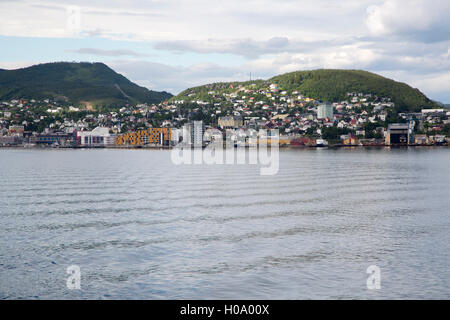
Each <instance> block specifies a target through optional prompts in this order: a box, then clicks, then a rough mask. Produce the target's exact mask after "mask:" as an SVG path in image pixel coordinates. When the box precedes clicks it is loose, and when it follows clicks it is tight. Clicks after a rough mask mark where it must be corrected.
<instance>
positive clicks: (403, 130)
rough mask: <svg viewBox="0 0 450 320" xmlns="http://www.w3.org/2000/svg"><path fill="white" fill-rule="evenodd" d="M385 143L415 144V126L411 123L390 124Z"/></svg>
mask: <svg viewBox="0 0 450 320" xmlns="http://www.w3.org/2000/svg"><path fill="white" fill-rule="evenodd" d="M385 143H386V145H388V146H390V145H405V146H406V145H408V144H413V143H414V133H413V127H412V126H411V124H410V123H391V124H390V125H389V126H388V130H387V134H386V141H385Z"/></svg>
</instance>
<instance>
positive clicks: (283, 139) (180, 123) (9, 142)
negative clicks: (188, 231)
mask: <svg viewBox="0 0 450 320" xmlns="http://www.w3.org/2000/svg"><path fill="white" fill-rule="evenodd" d="M205 88H207V89H208V91H205ZM180 97H181V98H180ZM395 107H396V106H395V104H394V102H392V101H391V98H390V97H378V96H375V95H373V94H371V93H366V92H348V93H347V94H346V99H345V100H343V101H340V102H334V103H327V102H322V101H317V100H315V99H312V98H309V97H307V96H305V95H303V94H301V93H300V92H298V91H296V90H290V91H289V90H285V89H284V88H280V87H279V86H278V85H277V84H276V83H269V82H267V81H264V82H263V81H260V80H259V81H256V82H255V83H249V84H242V83H241V84H232V83H217V84H212V85H208V86H204V87H202V90H199V89H198V88H193V89H188V90H186V91H184V92H183V93H182V94H180V95H179V96H177V97H174V98H172V99H169V100H167V101H164V102H163V103H160V104H135V105H131V104H126V105H124V106H122V107H118V108H112V107H109V108H106V107H98V108H93V107H92V106H89V105H78V106H73V105H68V104H67V102H66V101H61V100H56V99H50V98H48V99H42V100H36V99H13V100H10V101H2V102H0V146H3V147H17V146H25V147H39V146H51V147H71V148H76V147H112V148H113V147H115V148H118V147H170V146H175V145H177V144H179V143H183V144H184V145H194V144H196V145H198V144H201V145H205V144H208V143H211V142H214V141H216V140H218V139H221V138H223V139H225V138H224V137H225V135H226V131H228V132H230V130H231V132H233V133H234V134H233V135H232V137H233V139H235V140H238V137H239V136H240V135H242V134H244V133H245V132H246V131H247V130H259V129H265V130H267V131H268V132H269V133H270V132H271V131H274V132H275V130H276V132H278V133H279V145H280V147H323V146H329V147H331V146H386V145H388V146H390V145H392V146H393V145H448V144H449V142H450V119H449V116H450V109H445V108H444V107H442V108H441V109H422V110H421V112H413V113H411V112H397V111H396V108H395ZM196 121H197V122H198V123H199V121H201V123H202V125H201V126H197V125H194V123H196Z"/></svg>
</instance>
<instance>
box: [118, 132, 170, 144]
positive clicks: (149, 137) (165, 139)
mask: <svg viewBox="0 0 450 320" xmlns="http://www.w3.org/2000/svg"><path fill="white" fill-rule="evenodd" d="M171 140H172V129H171V128H149V129H146V130H138V131H136V132H127V133H124V134H121V135H119V136H117V138H116V139H115V144H116V145H130V146H143V145H148V144H152V145H168V144H169V143H170V141H171Z"/></svg>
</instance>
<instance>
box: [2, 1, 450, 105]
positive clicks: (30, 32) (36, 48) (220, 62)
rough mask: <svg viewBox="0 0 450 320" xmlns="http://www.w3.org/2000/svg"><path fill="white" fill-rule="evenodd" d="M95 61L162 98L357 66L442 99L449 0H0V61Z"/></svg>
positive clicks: (449, 75) (446, 92)
mask: <svg viewBox="0 0 450 320" xmlns="http://www.w3.org/2000/svg"><path fill="white" fill-rule="evenodd" d="M50 61H101V62H105V63H106V64H107V65H109V66H110V67H112V68H113V69H114V70H116V71H117V72H119V73H122V74H123V75H125V76H126V77H128V78H129V79H130V80H132V81H134V82H136V83H138V84H140V85H143V86H146V87H148V88H150V89H153V90H166V91H169V92H172V93H174V94H176V93H178V92H180V91H181V90H183V89H185V88H187V87H191V86H195V85H201V84H205V83H209V82H214V81H231V80H248V79H249V76H250V73H251V74H252V78H253V79H254V78H268V77H270V76H273V75H276V74H280V73H284V72H289V71H295V70H309V69H317V68H344V69H365V70H368V71H372V72H376V73H378V74H381V75H384V76H387V77H390V78H393V79H395V80H398V81H403V82H406V83H408V84H410V85H411V86H413V87H417V88H419V89H420V90H421V91H422V92H424V93H425V94H427V95H428V96H429V97H430V98H432V99H435V100H439V101H442V102H445V103H450V1H449V0H345V1H336V0H276V1H275V0H245V1H244V0H226V1H223V0H222V1H216V0H149V1H139V0H131V1H130V0H126V1H125V0H89V1H88V0H77V1H67V0H58V1H56V0H44V1H33V0H29V1H28V0H0V68H4V69H14V68H19V67H25V66H29V65H32V64H36V63H42V62H50Z"/></svg>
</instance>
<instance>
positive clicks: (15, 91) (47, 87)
mask: <svg viewBox="0 0 450 320" xmlns="http://www.w3.org/2000/svg"><path fill="white" fill-rule="evenodd" d="M171 96H172V95H171V94H170V93H167V92H157V91H151V90H148V89H147V88H144V87H140V86H138V85H137V84H135V83H133V82H131V81H130V80H128V79H127V78H125V77H124V76H122V75H121V74H118V73H116V72H115V71H114V70H112V69H111V68H109V67H108V66H107V65H105V64H103V63H86V62H82V63H69V62H55V63H45V64H39V65H34V66H31V67H28V68H23V69H16V70H3V69H0V100H10V99H18V98H25V99H45V98H54V99H58V100H61V101H66V102H68V103H72V104H80V103H84V104H90V105H94V106H121V105H124V104H126V103H159V102H161V101H164V100H166V99H169V98H170V97H171Z"/></svg>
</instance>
